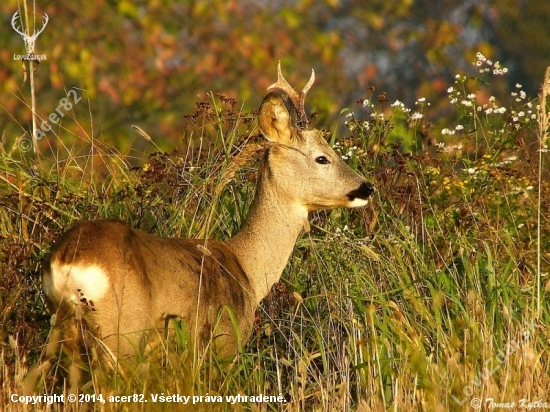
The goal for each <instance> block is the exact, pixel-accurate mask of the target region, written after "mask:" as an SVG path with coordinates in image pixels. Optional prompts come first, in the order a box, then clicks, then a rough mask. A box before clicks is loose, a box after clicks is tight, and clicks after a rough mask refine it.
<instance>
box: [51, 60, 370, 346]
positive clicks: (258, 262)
mask: <svg viewBox="0 0 550 412" xmlns="http://www.w3.org/2000/svg"><path fill="white" fill-rule="evenodd" d="M277 74H278V81H277V83H275V84H273V85H272V86H270V87H269V89H268V90H271V89H279V92H270V93H269V94H268V95H267V96H266V97H265V98H264V100H263V102H262V104H261V106H260V109H259V114H258V122H259V127H260V131H261V133H262V134H263V135H264V136H265V138H266V139H267V140H268V141H269V142H271V144H270V147H269V148H268V149H267V150H266V153H265V156H264V158H263V160H262V166H261V168H260V172H259V176H258V181H257V187H256V193H255V196H254V202H253V204H252V205H251V209H250V213H249V216H248V218H247V220H246V223H245V224H244V226H243V228H242V229H241V230H240V232H239V233H238V234H237V235H235V236H234V237H233V238H231V239H229V240H228V241H217V240H198V239H179V238H161V237H157V236H154V235H151V234H149V233H145V232H142V231H139V230H136V229H134V228H132V227H130V226H128V225H127V224H125V223H122V222H119V221H113V220H93V221H82V222H79V223H77V224H76V225H74V226H73V227H72V228H71V229H69V230H68V231H67V232H66V233H65V234H63V235H62V237H61V238H60V239H59V241H58V242H57V243H56V244H55V245H54V246H53V247H52V251H51V254H50V256H49V258H48V260H47V261H46V263H45V265H44V270H43V278H42V287H43V290H44V293H45V295H46V298H47V303H48V308H49V310H50V311H51V312H52V313H54V314H55V315H56V316H55V319H56V323H58V324H60V323H61V322H63V319H64V318H71V317H72V319H73V320H74V319H75V315H76V314H78V313H80V312H81V311H82V310H83V309H84V310H85V311H86V312H87V314H86V316H83V317H82V319H83V321H84V323H85V325H86V330H87V331H89V332H91V334H92V335H89V334H88V336H93V337H97V338H99V339H100V340H102V341H103V342H104V344H105V345H106V346H107V347H108V348H109V349H110V351H111V352H112V353H113V354H114V355H119V356H121V355H132V354H134V353H135V351H136V350H139V349H142V348H143V347H144V345H145V344H146V343H147V342H148V341H149V335H150V334H153V335H155V334H157V335H159V336H163V334H164V333H163V331H164V329H165V323H166V320H167V319H169V318H173V317H177V318H181V319H183V320H184V321H185V324H186V325H187V327H188V330H189V331H190V332H191V335H192V338H193V342H196V341H202V342H205V341H204V340H203V339H207V338H210V339H212V338H215V339H213V340H215V342H216V344H217V345H218V348H219V349H220V350H221V351H222V352H223V353H225V354H235V353H236V352H237V342H238V341H239V340H240V341H242V342H245V341H246V340H247V339H248V338H249V335H250V333H251V330H252V326H253V322H254V312H255V310H256V308H257V307H258V305H259V303H260V301H261V300H262V299H263V298H264V297H265V296H267V294H268V293H269V291H270V289H271V286H272V285H273V284H274V283H275V282H277V281H278V280H279V278H280V277H281V274H282V272H283V269H284V268H285V266H286V264H287V262H288V259H289V257H290V255H291V253H292V250H293V248H294V244H295V242H296V239H297V238H298V236H299V234H300V232H301V230H302V229H303V228H305V227H308V221H307V217H308V212H309V211H311V210H318V209H332V208H337V207H360V206H364V205H366V204H367V202H368V199H369V198H370V197H371V196H372V194H373V191H374V190H373V188H372V186H371V185H370V184H369V183H367V182H366V181H365V180H364V179H363V178H362V177H361V176H359V175H358V174H357V173H356V172H354V171H353V170H352V169H351V168H350V167H349V166H348V165H346V164H345V163H344V162H343V161H342V159H341V158H340V156H338V155H337V154H336V153H335V152H334V151H333V150H332V148H331V147H330V146H329V145H328V143H327V142H326V141H325V139H324V138H323V134H322V133H321V132H320V131H318V130H315V129H312V130H310V129H309V128H308V121H307V116H306V114H305V111H304V98H305V95H306V93H307V91H308V90H309V88H310V87H311V85H312V84H313V81H314V73H313V71H312V75H311V79H310V81H309V82H308V84H307V85H306V87H304V89H303V90H302V92H301V93H297V92H296V91H295V90H294V89H292V87H290V85H289V84H288V83H287V82H286V80H285V79H284V78H283V76H282V75H281V69H280V64H279V67H278V68H277ZM281 92H282V93H281ZM86 307H87V309H86ZM224 307H229V308H230V309H231V311H232V312H233V315H232V316H230V315H229V314H228V313H227V311H224V310H223V309H221V310H220V308H224ZM218 310H220V312H218ZM216 313H218V314H219V317H218V320H217V322H218V324H217V325H213V323H214V322H215V320H214V319H215V318H216V316H215V315H216ZM76 317H77V318H78V315H77V316H76ZM231 317H232V318H233V321H232V319H231ZM235 320H236V324H237V326H238V328H237V329H238V331H237V334H240V336H235V333H236V331H235V328H234V327H233V323H234V322H235ZM215 326H216V327H215ZM213 332H214V333H215V334H214V335H212V333H213ZM64 333H65V334H66V336H65V342H66V344H68V345H69V347H71V345H74V344H76V343H78V341H79V339H81V337H80V336H79V333H80V334H81V333H82V331H80V332H78V333H77V332H76V329H75V330H73V333H72V336H71V332H69V331H65V332H64ZM218 338H219V339H218Z"/></svg>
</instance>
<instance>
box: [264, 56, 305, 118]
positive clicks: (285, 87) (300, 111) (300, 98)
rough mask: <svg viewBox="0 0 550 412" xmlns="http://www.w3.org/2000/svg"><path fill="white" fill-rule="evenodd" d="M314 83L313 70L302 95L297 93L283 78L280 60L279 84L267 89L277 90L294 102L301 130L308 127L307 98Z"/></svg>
mask: <svg viewBox="0 0 550 412" xmlns="http://www.w3.org/2000/svg"><path fill="white" fill-rule="evenodd" d="M313 82H315V71H314V70H313V69H311V77H310V78H309V81H308V82H307V84H306V85H305V86H304V88H303V89H302V91H301V92H300V93H298V92H296V90H294V89H293V88H292V86H291V85H290V84H288V82H287V81H286V80H285V78H284V77H283V74H282V72H281V61H280V60H279V64H278V65H277V83H273V84H272V85H271V86H269V87H268V88H267V90H271V89H275V88H277V89H280V90H282V91H283V92H285V93H286V94H287V95H288V97H289V98H290V101H291V102H292V104H294V108H295V109H296V114H297V115H298V126H299V127H301V128H307V126H308V120H307V115H306V110H305V98H306V94H307V92H308V91H309V89H311V86H313Z"/></svg>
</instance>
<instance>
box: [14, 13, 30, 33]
mask: <svg viewBox="0 0 550 412" xmlns="http://www.w3.org/2000/svg"><path fill="white" fill-rule="evenodd" d="M18 17H19V10H17V11H16V12H15V14H14V15H13V17H12V18H11V26H12V27H13V29H14V30H15V31H16V32H17V33H19V34H20V35H21V36H26V35H27V31H26V30H25V33H23V32H22V31H20V30H19V29H18V28H17V27H15V21H16V20H17V18H18Z"/></svg>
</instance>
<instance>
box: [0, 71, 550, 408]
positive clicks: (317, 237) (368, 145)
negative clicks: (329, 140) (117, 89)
mask: <svg viewBox="0 0 550 412" xmlns="http://www.w3.org/2000/svg"><path fill="white" fill-rule="evenodd" d="M457 82H458V83H457V85H462V86H463V87H464V90H463V92H462V93H463V96H466V95H467V92H468V90H467V89H468V87H474V88H475V89H476V90H477V89H478V88H479V87H481V86H480V83H479V82H477V83H475V84H474V82H471V83H468V82H467V81H465V80H460V79H458V80H457ZM454 93H456V90H455V92H454ZM453 96H454V95H453ZM470 100H472V101H475V103H474V106H473V107H472V106H469V105H468V104H463V103H462V105H461V103H458V104H456V106H457V109H456V113H457V119H458V120H457V122H458V124H461V125H463V126H464V131H462V129H460V128H458V129H454V126H451V125H446V126H447V128H448V129H449V130H456V133H455V134H454V135H450V136H447V141H446V142H445V144H444V145H442V144H438V145H435V144H433V142H432V140H433V138H434V136H439V135H440V134H439V133H436V132H435V131H430V129H429V127H428V125H427V123H426V122H425V121H424V120H422V119H421V120H419V119H418V116H417V117H416V118H413V116H412V114H411V113H409V112H406V111H405V112H400V111H399V108H395V109H394V111H391V110H387V108H386V109H384V107H383V105H384V102H382V106H380V105H372V106H371V105H369V104H366V105H364V106H361V107H362V108H366V109H365V110H366V112H364V113H359V112H360V110H355V111H354V113H356V114H354V115H353V116H350V117H348V119H347V125H348V128H349V129H350V133H349V136H348V137H346V138H344V139H335V137H334V136H333V139H335V140H334V143H337V145H336V148H337V150H338V151H340V152H341V154H342V155H345V156H346V157H347V161H348V162H349V163H350V165H352V167H354V168H355V169H357V170H358V171H359V172H360V173H362V174H363V175H364V176H366V177H367V178H368V179H369V180H370V181H372V182H373V183H374V185H375V186H376V188H377V194H376V198H375V201H374V202H373V204H372V205H370V206H369V207H367V208H364V209H361V210H335V211H332V212H319V213H316V214H312V216H311V219H310V221H311V223H312V230H311V231H310V232H309V233H307V234H303V235H302V236H301V237H300V238H299V239H298V242H297V245H296V249H295V252H294V254H293V255H292V257H291V259H290V262H289V264H288V266H287V269H286V270H285V273H284V274H283V278H282V280H281V282H280V283H279V284H277V285H276V286H275V287H274V289H273V291H272V293H271V294H270V295H269V296H268V298H266V299H265V300H264V302H263V303H262V305H261V307H260V308H259V310H258V311H257V320H256V324H255V329H254V332H253V334H252V337H251V339H250V341H249V342H248V343H247V344H246V346H245V347H244V348H243V350H242V352H241V353H240V354H239V355H238V356H237V357H236V358H235V359H234V360H232V361H227V360H222V359H218V358H217V357H216V355H215V353H211V352H208V351H207V352H205V353H200V356H199V354H196V353H190V352H189V350H188V349H187V346H186V331H185V326H184V325H183V326H182V325H180V326H181V327H180V328H179V329H178V328H177V329H178V333H176V335H175V337H174V338H173V339H171V340H170V342H167V343H166V342H164V343H163V345H161V347H159V348H158V350H155V351H153V352H151V353H147V354H145V355H143V356H142V357H141V358H139V359H138V360H136V362H135V364H133V365H124V366H121V367H120V368H119V369H114V370H113V369H112V368H111V367H109V365H106V364H102V363H101V362H99V361H98V360H97V358H96V357H95V356H94V353H91V354H90V364H89V365H88V366H87V368H88V370H87V371H86V372H87V374H86V378H85V379H84V380H83V382H81V386H80V391H81V393H83V394H88V395H93V394H96V395H99V394H101V395H102V396H103V398H104V399H105V400H107V399H108V398H109V397H110V396H122V395H131V396H133V395H134V394H143V395H144V396H145V399H148V400H149V402H147V403H138V402H130V403H109V402H106V403H105V404H103V403H101V402H99V401H96V402H95V403H91V405H93V409H95V410H182V408H183V410H205V411H210V410H227V411H229V410H231V411H233V410H237V411H238V410H252V411H269V410H287V411H316V410H324V411H346V410H353V411H355V410H357V411H362V412H363V411H371V410H372V411H379V410H426V411H447V410H453V411H454V410H457V411H459V410H471V409H470V402H472V400H474V399H481V401H482V403H483V404H484V405H485V406H488V403H487V402H488V401H487V399H489V398H493V399H494V401H495V402H516V404H518V403H519V402H520V400H521V399H528V400H530V401H537V400H542V401H545V402H549V403H550V399H548V398H547V393H548V392H549V389H550V363H549V358H548V351H549V349H550V344H549V342H550V340H549V339H550V332H549V330H548V328H547V325H548V323H549V321H550V310H549V309H550V308H549V304H548V289H550V281H549V278H548V273H549V269H550V256H549V255H548V251H549V250H550V227H549V226H550V225H549V222H548V210H550V186H549V184H548V181H549V179H548V177H550V176H549V174H548V170H547V166H546V167H541V168H540V169H539V162H541V161H544V162H545V163H544V164H546V165H547V164H548V156H547V154H546V151H544V150H543V151H542V152H540V154H541V156H540V157H539V151H538V149H539V148H544V145H545V140H544V139H547V135H546V134H545V133H546V131H547V130H548V124H543V122H544V116H542V114H541V113H542V111H543V109H539V110H538V112H537V110H536V105H537V104H538V102H537V101H533V102H531V103H529V106H531V107H532V108H533V109H532V112H533V114H536V115H538V116H539V117H538V120H537V119H531V118H529V119H526V117H527V116H519V117H523V118H524V119H525V120H519V121H517V122H515V121H514V120H513V117H514V115H513V114H512V112H513V111H515V113H516V114H518V113H520V111H524V112H527V110H529V109H530V108H529V106H528V103H525V102H520V103H519V104H521V105H523V106H521V107H509V108H508V111H507V113H506V115H502V116H496V115H495V116H493V115H488V114H485V113H486V112H485V110H486V108H487V107H485V108H483V106H482V103H477V100H475V99H472V98H470ZM542 100H543V101H544V102H545V103H546V97H545V96H542ZM459 101H460V100H459ZM513 104H517V103H513ZM477 106H481V107H482V110H480V111H477V109H476V107H477ZM543 108H544V105H543ZM428 109H429V107H428V106H425V105H424V104H419V106H418V110H419V111H421V112H423V113H424V112H426V111H427V110H428ZM372 112H374V113H377V114H380V113H384V114H385V117H384V119H382V118H381V117H380V116H378V117H373V116H371V113H372ZM348 113H351V112H348ZM392 113H393V115H392ZM524 114H525V113H524ZM188 122H189V125H188V127H187V128H186V130H190V131H189V132H188V133H187V134H186V136H185V139H186V143H185V145H184V149H183V150H182V151H179V152H174V153H171V154H167V153H160V152H156V153H153V154H152V155H150V156H149V157H148V159H146V160H145V161H144V162H142V163H140V164H139V165H138V166H136V167H132V166H131V165H130V163H134V164H135V161H134V160H132V161H130V159H128V158H127V157H125V156H123V155H121V154H117V153H116V152H114V151H113V150H111V149H110V148H108V147H102V146H100V145H99V144H97V143H96V142H94V141H93V140H91V138H90V137H89V136H83V137H82V138H81V141H80V143H79V142H78V141H77V142H76V143H74V144H73V145H72V146H71V147H70V148H65V149H64V150H65V152H63V151H62V149H60V148H62V146H61V142H62V141H63V135H60V136H58V137H57V139H59V140H60V142H59V143H58V144H57V146H56V147H57V149H55V150H56V151H55V153H53V150H52V153H45V152H44V153H41V154H40V155H41V157H40V165H41V168H40V170H39V172H40V173H39V174H36V173H34V174H33V173H31V161H30V160H29V158H28V157H27V156H26V154H25V153H21V152H20V151H19V150H17V147H16V146H15V147H14V148H3V153H2V157H1V160H0V216H1V217H0V243H1V249H0V250H1V252H0V254H1V267H0V268H1V269H0V270H1V279H0V307H1V308H2V311H1V313H0V322H1V329H0V345H1V346H0V409H1V410H27V409H25V408H24V406H23V405H22V404H20V403H13V402H11V400H10V397H11V395H12V394H19V395H42V394H54V393H56V394H60V393H65V394H68V387H69V383H68V382H69V381H70V378H71V373H70V372H69V375H68V377H67V379H68V381H67V382H65V381H64V379H65V378H64V376H65V375H63V374H62V373H61V371H60V369H61V368H62V367H63V365H64V363H63V358H64V356H65V355H64V354H63V353H57V352H56V353H54V356H53V360H52V362H51V364H49V363H47V362H46V358H47V356H46V353H47V352H50V353H51V351H52V348H51V347H48V346H47V339H48V336H49V334H51V333H56V332H55V330H52V329H51V327H50V324H49V316H48V315H47V314H46V313H45V309H44V304H43V297H42V295H41V291H40V286H39V285H40V282H39V274H40V266H41V263H42V262H43V260H44V257H45V256H46V254H47V252H48V249H49V247H50V245H51V244H52V242H53V241H54V239H55V238H56V237H57V236H58V235H59V234H60V233H62V232H63V230H64V229H66V228H67V227H68V226H70V225H71V224H72V223H74V222H76V221H78V220H81V219H95V218H105V217H108V218H117V219H121V220H123V221H126V222H128V223H129V224H131V225H132V226H134V227H137V228H140V229H143V230H146V231H151V232H154V233H157V234H160V235H163V236H184V237H204V236H208V237H214V238H219V239H227V238H229V237H231V236H232V235H233V234H235V233H236V232H237V231H238V228H239V227H240V226H241V224H242V223H243V220H244V218H245V217H246V215H247V210H248V207H249V205H250V203H251V201H252V197H253V193H254V181H255V170H256V165H257V162H258V161H259V158H260V155H261V152H262V150H264V149H263V147H262V144H261V143H262V140H261V138H260V137H259V136H257V128H256V125H255V123H254V121H253V116H252V115H249V114H246V113H243V112H241V111H240V110H235V104H234V102H233V101H229V100H227V99H224V98H223V97H221V98H219V97H214V96H212V98H211V101H210V102H209V103H205V104H202V105H200V106H199V110H198V112H197V113H196V114H194V115H192V116H189V117H188ZM443 127H445V125H444V126H443ZM443 127H442V128H443ZM191 131H192V132H191ZM149 132H150V131H149ZM151 134H153V133H151ZM71 138H74V136H72V137H71ZM144 138H145V139H146V140H147V141H149V144H151V146H152V149H154V141H155V139H156V138H159V137H155V136H154V134H153V137H149V136H148V135H144ZM397 144H401V146H400V147H398V145H397ZM544 164H543V166H544ZM539 183H540V185H539ZM539 193H540V203H539ZM539 244H540V253H539V252H538V250H539V249H538V245H539ZM539 288H540V289H539ZM175 326H178V325H175ZM54 349H55V348H54ZM73 372H74V371H73ZM160 394H164V395H166V396H168V395H173V394H179V395H189V396H191V397H193V396H197V397H199V396H203V399H202V400H203V402H202V403H200V404H196V405H191V406H187V407H182V406H181V405H180V404H174V403H158V402H157V403H154V402H152V398H151V395H160ZM238 394H241V395H246V396H251V395H254V396H256V395H267V396H278V395H281V399H283V398H284V400H285V401H284V402H278V401H273V400H272V401H270V402H262V403H256V402H243V403H235V404H234V405H231V404H228V403H226V402H224V403H208V402H206V401H207V400H214V401H215V400H217V397H218V396H221V397H223V398H224V399H225V396H236V395H238ZM207 396H208V397H209V398H208V399H207V398H206V397H207ZM135 400H138V398H136V399H135ZM191 402H192V400H191ZM474 402H475V401H474ZM185 408H187V409H185ZM201 408H202V409H201ZM77 409H78V408H77V404H71V405H67V407H66V410H77ZM28 410H47V405H45V404H37V405H35V406H29V407H28ZM54 410H55V408H54Z"/></svg>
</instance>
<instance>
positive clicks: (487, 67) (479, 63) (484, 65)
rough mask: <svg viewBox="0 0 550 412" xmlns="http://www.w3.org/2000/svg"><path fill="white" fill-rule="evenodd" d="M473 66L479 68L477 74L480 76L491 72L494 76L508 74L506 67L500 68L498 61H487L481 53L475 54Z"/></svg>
mask: <svg viewBox="0 0 550 412" xmlns="http://www.w3.org/2000/svg"><path fill="white" fill-rule="evenodd" d="M473 65H474V66H476V67H479V73H481V74H483V73H490V72H491V71H492V72H493V74H494V75H495V76H502V75H504V74H506V73H508V69H507V68H506V67H502V65H501V64H500V63H499V62H498V61H496V62H494V63H493V61H492V60H489V59H487V58H486V57H485V55H484V54H483V53H481V52H477V54H476V61H475V62H473Z"/></svg>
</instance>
